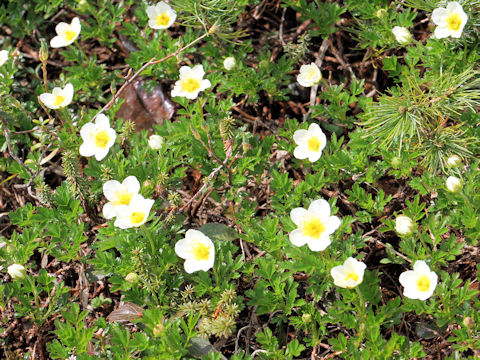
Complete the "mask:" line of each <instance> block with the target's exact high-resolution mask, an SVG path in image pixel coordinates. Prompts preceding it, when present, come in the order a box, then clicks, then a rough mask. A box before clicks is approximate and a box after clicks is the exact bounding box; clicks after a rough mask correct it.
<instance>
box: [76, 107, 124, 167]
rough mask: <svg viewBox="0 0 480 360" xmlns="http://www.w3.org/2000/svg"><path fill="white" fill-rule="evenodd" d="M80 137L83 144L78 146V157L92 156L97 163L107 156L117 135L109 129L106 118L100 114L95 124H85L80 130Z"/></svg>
mask: <svg viewBox="0 0 480 360" xmlns="http://www.w3.org/2000/svg"><path fill="white" fill-rule="evenodd" d="M80 136H81V137H82V139H83V144H82V145H80V149H79V151H80V155H82V156H87V157H88V156H93V155H95V159H97V160H98V161H100V160H102V159H103V158H104V157H105V156H107V154H108V151H109V150H110V148H111V147H112V145H113V144H114V143H115V139H116V138H117V133H116V132H115V130H114V129H112V128H111V127H110V122H109V120H108V118H107V117H106V116H105V115H103V114H100V115H98V116H97V118H96V119H95V123H91V122H89V123H86V124H85V125H83V126H82V128H81V129H80Z"/></svg>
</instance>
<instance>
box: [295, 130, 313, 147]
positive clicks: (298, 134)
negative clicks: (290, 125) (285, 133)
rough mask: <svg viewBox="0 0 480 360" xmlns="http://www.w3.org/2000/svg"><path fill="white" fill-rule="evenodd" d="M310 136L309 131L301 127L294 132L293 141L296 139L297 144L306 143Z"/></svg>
mask: <svg viewBox="0 0 480 360" xmlns="http://www.w3.org/2000/svg"><path fill="white" fill-rule="evenodd" d="M308 137H309V133H308V131H307V130H305V129H300V130H297V131H295V132H294V133H293V141H295V143H296V144H297V145H301V144H304V143H305V142H306V141H307V138H308Z"/></svg>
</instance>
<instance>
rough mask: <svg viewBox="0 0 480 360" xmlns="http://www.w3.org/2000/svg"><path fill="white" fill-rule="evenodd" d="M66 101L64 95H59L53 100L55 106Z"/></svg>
mask: <svg viewBox="0 0 480 360" xmlns="http://www.w3.org/2000/svg"><path fill="white" fill-rule="evenodd" d="M64 101H65V97H63V96H62V95H57V96H55V101H54V102H53V104H54V105H55V106H60V105H61V104H62V103H63V102H64Z"/></svg>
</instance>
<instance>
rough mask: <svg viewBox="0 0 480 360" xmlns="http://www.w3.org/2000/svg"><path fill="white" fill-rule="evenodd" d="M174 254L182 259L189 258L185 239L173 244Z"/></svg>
mask: <svg viewBox="0 0 480 360" xmlns="http://www.w3.org/2000/svg"><path fill="white" fill-rule="evenodd" d="M175 253H176V254H177V255H178V256H179V257H181V258H182V259H188V258H190V257H191V252H190V246H189V242H188V240H187V239H182V240H178V241H177V243H176V244H175Z"/></svg>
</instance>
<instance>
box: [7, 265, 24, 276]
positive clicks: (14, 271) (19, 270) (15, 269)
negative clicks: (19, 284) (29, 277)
mask: <svg viewBox="0 0 480 360" xmlns="http://www.w3.org/2000/svg"><path fill="white" fill-rule="evenodd" d="M7 272H8V274H9V275H10V276H11V277H12V280H22V279H23V278H24V277H25V274H26V273H27V270H26V269H25V267H24V266H23V265H20V264H13V265H10V266H9V267H8V269H7Z"/></svg>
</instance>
